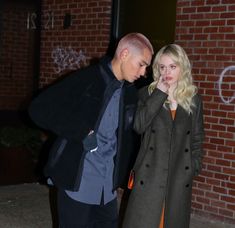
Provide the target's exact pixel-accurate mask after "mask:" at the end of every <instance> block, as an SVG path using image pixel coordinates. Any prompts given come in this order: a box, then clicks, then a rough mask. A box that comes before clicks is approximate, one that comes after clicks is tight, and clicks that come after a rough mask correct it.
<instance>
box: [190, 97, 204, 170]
mask: <svg viewBox="0 0 235 228" xmlns="http://www.w3.org/2000/svg"><path fill="white" fill-rule="evenodd" d="M195 99H196V102H195V104H196V107H195V109H194V113H193V123H192V160H193V167H194V175H198V174H199V172H200V171H201V168H202V157H203V155H204V153H203V140H204V123H203V106H202V100H201V98H200V96H199V95H196V97H195Z"/></svg>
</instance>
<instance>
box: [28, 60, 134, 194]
mask: <svg viewBox="0 0 235 228" xmlns="http://www.w3.org/2000/svg"><path fill="white" fill-rule="evenodd" d="M115 81H116V78H115V76H114V74H113V73H112V71H111V70H110V68H109V66H108V59H107V58H104V59H103V60H102V61H100V63H99V64H96V65H93V66H89V67H86V68H84V69H80V70H78V71H76V72H74V73H72V74H71V75H70V76H68V77H66V78H65V79H63V80H62V81H60V82H58V83H56V84H54V85H52V86H50V87H49V88H47V89H46V90H45V91H43V92H42V93H41V94H40V95H39V96H38V97H36V98H35V99H34V100H33V101H32V103H31V105H30V107H29V115H30V117H31V118H32V120H33V121H34V122H35V123H36V124H37V125H38V126H40V127H41V128H43V129H46V130H49V131H52V132H53V133H55V134H56V135H57V136H58V137H57V139H56V140H55V142H54V144H53V146H52V148H51V150H50V153H49V158H48V162H47V164H46V166H45V169H44V173H45V175H46V177H50V178H51V179H52V181H53V183H54V184H55V185H56V186H57V187H59V188H62V189H67V190H78V189H79V184H80V179H81V171H82V168H83V160H84V156H85V153H86V152H85V151H84V149H83V144H82V141H83V139H84V138H85V137H86V136H87V135H88V133H89V132H90V131H91V130H93V129H95V128H96V126H97V125H98V124H99V121H100V117H101V116H102V113H103V112H104V109H105V107H106V105H107V102H108V101H109V99H110V98H111V96H112V94H113V92H114V88H113V86H112V85H114V82H115ZM136 103H137V91H136V88H135V86H134V84H130V83H128V82H125V83H124V85H123V89H122V94H121V100H120V113H119V127H118V131H117V138H118V147H117V148H118V149H117V153H116V156H115V168H114V179H113V181H114V182H113V183H114V186H113V188H114V189H116V188H117V187H123V185H125V184H126V181H127V177H128V175H129V170H130V168H131V166H132V165H133V163H134V160H135V158H136V154H137V151H138V148H137V146H136V145H138V143H137V141H136V135H135V134H134V132H133V117H134V113H135V110H136Z"/></svg>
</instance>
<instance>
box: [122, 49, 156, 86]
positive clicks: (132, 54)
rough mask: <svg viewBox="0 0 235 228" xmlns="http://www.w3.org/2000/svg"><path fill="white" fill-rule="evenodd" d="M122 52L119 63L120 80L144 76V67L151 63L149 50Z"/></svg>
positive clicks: (129, 80)
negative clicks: (122, 55)
mask: <svg viewBox="0 0 235 228" xmlns="http://www.w3.org/2000/svg"><path fill="white" fill-rule="evenodd" d="M124 54H125V55H124V57H122V61H121V65H120V71H121V77H122V80H126V81H128V82H134V81H135V80H137V79H139V78H140V77H141V76H145V73H146V68H147V67H148V66H149V65H150V63H151V59H152V54H151V52H150V51H149V50H148V49H144V50H143V51H142V52H137V51H130V50H126V53H124Z"/></svg>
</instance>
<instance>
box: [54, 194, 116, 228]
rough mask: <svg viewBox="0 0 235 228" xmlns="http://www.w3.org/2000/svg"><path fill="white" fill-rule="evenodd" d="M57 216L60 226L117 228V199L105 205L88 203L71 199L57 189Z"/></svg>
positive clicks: (69, 227)
mask: <svg viewBox="0 0 235 228" xmlns="http://www.w3.org/2000/svg"><path fill="white" fill-rule="evenodd" d="M57 197H58V201H57V203H58V216H59V227H60V228H117V227H118V211H117V210H118V209H117V200H116V199H115V200H112V201H111V202H109V203H107V204H105V205H103V204H102V205H90V204H85V203H81V202H78V201H75V200H73V199H71V198H70V197H69V196H68V195H67V194H66V193H65V192H64V191H60V190H59V191H58V195H57Z"/></svg>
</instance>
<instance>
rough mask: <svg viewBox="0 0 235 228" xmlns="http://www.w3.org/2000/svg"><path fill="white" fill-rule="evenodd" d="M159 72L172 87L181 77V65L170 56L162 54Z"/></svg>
mask: <svg viewBox="0 0 235 228" xmlns="http://www.w3.org/2000/svg"><path fill="white" fill-rule="evenodd" d="M158 65H159V72H160V75H161V77H162V78H163V80H164V81H166V82H167V83H168V84H169V86H170V87H176V86H177V82H178V80H179V78H180V67H179V65H177V64H176V63H175V62H174V61H173V60H172V58H171V57H170V56H168V55H164V54H163V55H162V56H161V57H160V60H159V64H158Z"/></svg>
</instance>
